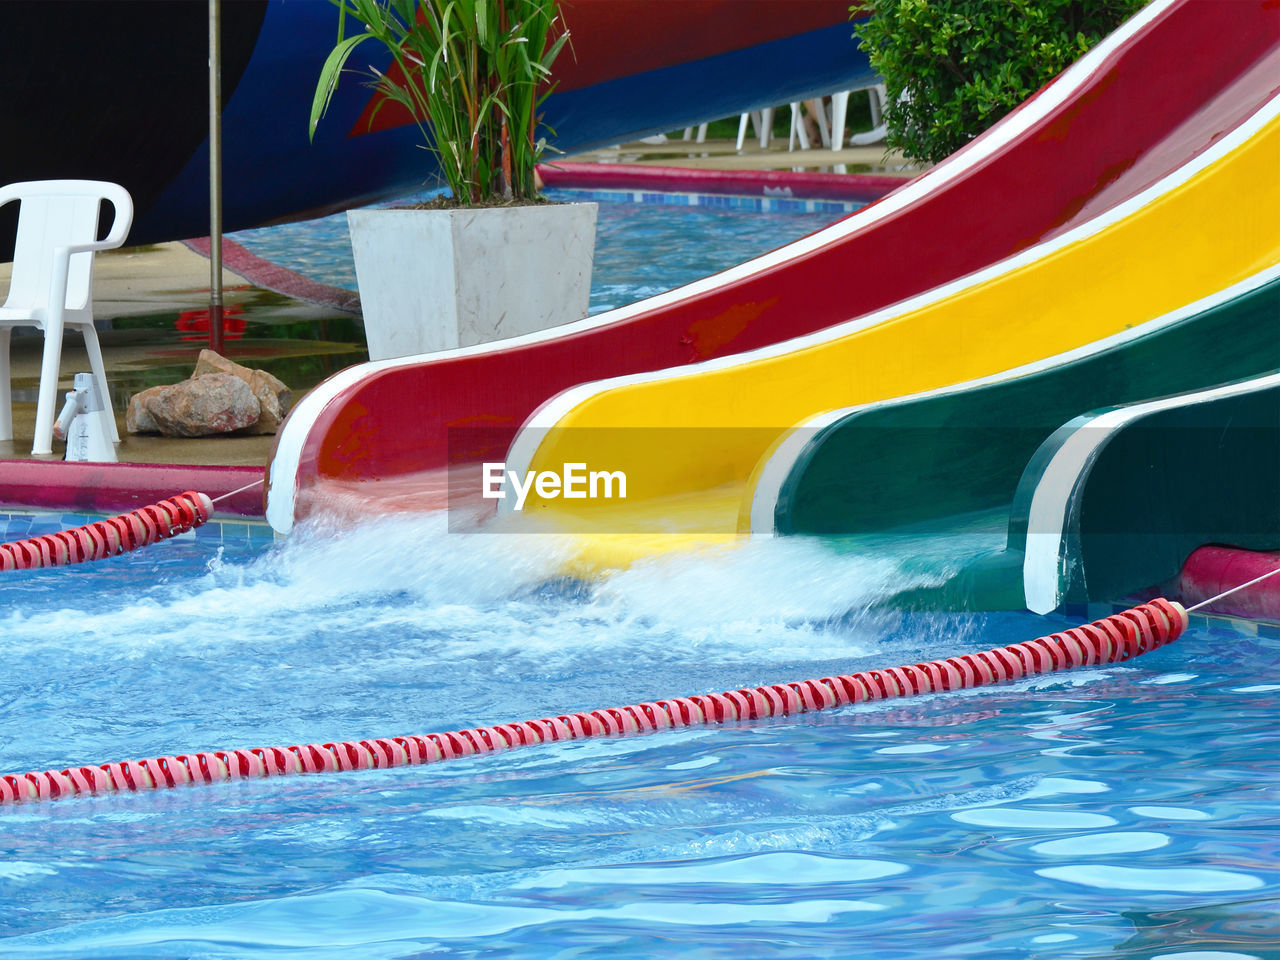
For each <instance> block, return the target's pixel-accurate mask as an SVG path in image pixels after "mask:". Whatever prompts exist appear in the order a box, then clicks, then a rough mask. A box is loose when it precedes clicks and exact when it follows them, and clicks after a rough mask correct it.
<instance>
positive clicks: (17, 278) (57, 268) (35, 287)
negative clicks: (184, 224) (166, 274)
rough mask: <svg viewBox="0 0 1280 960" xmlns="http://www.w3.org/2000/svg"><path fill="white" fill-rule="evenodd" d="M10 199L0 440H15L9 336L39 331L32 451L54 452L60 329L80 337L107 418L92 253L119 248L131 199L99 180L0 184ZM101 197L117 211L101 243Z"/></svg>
mask: <svg viewBox="0 0 1280 960" xmlns="http://www.w3.org/2000/svg"><path fill="white" fill-rule="evenodd" d="M14 200H17V201H20V204H21V205H20V206H19V208H18V232H17V239H16V242H15V244H14V250H13V275H12V279H11V280H10V283H9V297H8V299H7V300H6V301H5V303H4V306H2V307H0V440H12V439H13V407H12V401H13V396H12V387H11V384H10V378H9V337H10V334H11V333H12V331H13V328H14V327H37V328H39V329H40V330H41V331H43V333H44V356H43V359H42V361H41V364H40V392H39V394H38V396H37V400H36V429H35V441H34V443H33V444H32V447H31V452H32V453H33V454H35V455H41V454H49V453H52V452H53V418H54V416H55V414H56V412H57V410H56V404H57V392H58V368H59V363H60V360H61V357H62V331H63V330H64V329H65V328H67V327H73V328H75V329H77V330H79V331H80V333H81V334H82V335H83V336H84V345H85V349H86V350H87V351H88V353H89V367H90V369H91V370H92V372H93V376H94V379H95V381H96V382H97V384H98V389H99V391H100V392H101V396H102V397H103V398H104V401H105V402H106V404H107V412H108V414H109V415H110V412H111V401H110V399H109V395H108V392H107V371H106V367H105V365H104V364H103V362H102V349H101V347H99V345H98V334H97V331H95V330H94V328H93V254H94V252H95V251H97V250H110V249H112V248H114V247H118V246H120V245H121V244H123V243H124V238H125V236H126V235H127V234H128V232H129V227H130V225H131V224H132V223H133V200H132V198H131V197H130V196H129V191H127V190H125V188H124V187H122V186H120V185H118V184H115V183H105V182H101V181H97V180H41V181H31V182H27V183H11V184H9V185H8V186H6V187H0V206H3V205H4V204H6V203H10V202H11V201H14ZM103 200H106V201H108V202H109V203H110V204H111V205H112V207H114V208H115V218H114V220H113V221H112V223H111V231H110V233H108V234H107V237H106V239H105V240H98V239H97V236H98V212H99V210H100V208H101V203H102V201H103ZM110 422H111V439H112V441H113V442H118V441H119V439H120V436H119V432H118V431H117V429H116V425H115V416H114V415H111V416H110Z"/></svg>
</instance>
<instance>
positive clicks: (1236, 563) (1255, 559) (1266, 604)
mask: <svg viewBox="0 0 1280 960" xmlns="http://www.w3.org/2000/svg"><path fill="white" fill-rule="evenodd" d="M1278 567H1280V551H1273V552H1260V551H1256V550H1240V549H1237V548H1235V547H1216V546H1210V547H1200V548H1199V549H1198V550H1196V551H1195V552H1194V553H1192V554H1191V556H1189V557H1188V558H1187V562H1186V563H1185V564H1183V567H1182V573H1181V575H1180V576H1179V578H1178V588H1179V595H1180V596H1181V597H1182V601H1183V603H1185V604H1187V606H1195V605H1196V604H1197V603H1199V602H1200V601H1202V600H1207V599H1209V597H1216V596H1217V595H1218V594H1220V593H1223V592H1225V591H1227V590H1230V589H1231V588H1232V587H1236V586H1239V585H1240V584H1242V583H1248V582H1249V581H1250V580H1253V579H1254V578H1255V577H1260V576H1262V575H1263V574H1264V573H1270V572H1271V571H1273V570H1275V569H1276V568H1278ZM1207 610H1208V611H1209V612H1212V613H1223V614H1227V615H1229V616H1234V617H1247V618H1249V619H1252V620H1257V619H1266V620H1280V577H1273V578H1271V579H1270V580H1264V581H1263V582H1262V583H1258V584H1255V585H1254V586H1252V587H1247V588H1246V589H1244V590H1241V591H1239V592H1238V593H1233V594H1231V596H1229V597H1224V598H1223V599H1221V600H1218V601H1217V602H1215V603H1212V604H1210V605H1209V607H1208V608H1207Z"/></svg>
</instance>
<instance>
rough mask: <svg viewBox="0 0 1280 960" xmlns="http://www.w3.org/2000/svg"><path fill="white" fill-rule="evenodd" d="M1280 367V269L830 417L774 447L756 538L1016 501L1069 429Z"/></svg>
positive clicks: (869, 527) (939, 518)
mask: <svg viewBox="0 0 1280 960" xmlns="http://www.w3.org/2000/svg"><path fill="white" fill-rule="evenodd" d="M1272 370H1280V267H1271V268H1269V269H1267V270H1264V271H1263V272H1261V273H1259V274H1257V275H1255V276H1253V277H1250V278H1248V279H1247V280H1245V281H1243V282H1241V283H1239V284H1236V285H1234V286H1232V287H1228V288H1226V289H1224V290H1220V291H1217V292H1215V293H1213V294H1211V295H1210V296H1209V297H1207V298H1205V299H1203V300H1199V301H1197V302H1195V303H1192V304H1188V305H1187V306H1185V307H1183V308H1180V309H1178V310H1176V311H1174V312H1173V313H1170V314H1167V315H1165V316H1163V317H1159V318H1157V319H1155V320H1150V321H1148V322H1146V323H1141V324H1138V325H1136V326H1134V327H1130V328H1129V329H1126V330H1124V331H1122V332H1120V333H1117V334H1115V335H1113V336H1111V337H1106V338H1103V339H1101V340H1098V341H1095V342H1094V343H1090V344H1087V345H1086V346H1085V347H1083V348H1081V349H1078V350H1075V351H1072V352H1071V353H1069V354H1062V355H1058V356H1052V357H1047V358H1045V359H1043V360H1039V361H1036V362H1035V363H1032V364H1030V365H1028V366H1026V367H1023V368H1017V369H1013V370H1007V371H1002V372H1000V373H999V374H996V375H995V376H992V377H988V378H985V379H983V380H980V381H969V382H965V383H960V384H955V385H952V386H948V387H944V388H942V389H939V390H934V391H930V392H928V393H925V394H921V395H917V396H910V397H901V398H895V399H893V400H887V401H882V402H879V403H870V404H865V405H863V406H861V407H857V408H854V409H848V408H846V409H844V410H835V411H830V412H826V413H823V414H821V415H820V416H819V417H817V418H814V419H812V420H810V421H808V422H807V423H805V424H804V425H803V426H802V427H801V428H799V429H797V430H795V431H793V433H792V434H791V435H789V436H788V440H787V442H785V443H783V444H780V445H779V446H778V448H777V449H775V450H774V451H773V454H772V455H771V456H770V458H769V460H768V462H767V463H766V464H765V466H764V468H763V469H762V470H761V471H760V475H759V479H758V482H757V483H756V484H755V485H754V488H753V489H752V491H751V498H752V504H751V530H752V531H753V532H756V533H780V534H860V533H869V532H876V531H884V530H888V529H894V528H903V527H916V528H919V527H920V525H922V524H938V525H939V526H942V525H945V522H946V521H947V519H948V518H950V517H955V516H959V515H963V514H969V513H976V512H978V511H984V510H990V509H993V508H1000V507H1004V508H1007V507H1009V505H1010V504H1012V503H1013V500H1014V494H1015V492H1016V490H1017V487H1018V481H1019V478H1020V477H1021V475H1022V471H1023V468H1024V467H1025V466H1026V465H1027V463H1028V461H1030V460H1031V458H1032V456H1033V455H1034V454H1035V452H1036V449H1037V448H1038V447H1039V446H1040V444H1041V443H1043V442H1044V441H1045V440H1046V439H1047V438H1048V437H1049V436H1050V435H1051V434H1052V433H1054V431H1056V430H1057V429H1058V428H1059V427H1060V426H1061V425H1062V424H1064V423H1066V422H1067V421H1068V420H1071V419H1072V418H1074V417H1076V416H1079V415H1080V414H1083V413H1084V412H1086V411H1088V410H1093V409H1097V408H1101V407H1108V406H1114V405H1119V404H1128V403H1136V402H1138V401H1140V400H1145V399H1147V398H1149V397H1151V396H1152V395H1154V394H1159V395H1166V394H1174V393H1183V392H1186V391H1192V390H1199V389H1204V388H1207V387H1210V386H1213V385H1214V384H1217V383H1222V382H1225V381H1228V380H1237V379H1242V378H1246V377H1254V376H1258V375H1261V374H1264V373H1267V372H1268V371H1272Z"/></svg>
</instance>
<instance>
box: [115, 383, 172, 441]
mask: <svg viewBox="0 0 1280 960" xmlns="http://www.w3.org/2000/svg"><path fill="white" fill-rule="evenodd" d="M168 389H169V386H168V385H167V384H161V385H160V386H158V387H148V388H147V389H146V390H143V391H141V392H140V393H135V394H134V395H133V396H132V397H130V398H129V409H128V410H127V411H126V412H125V415H124V428H125V430H126V431H128V432H129V433H159V432H160V424H158V423H156V419H155V417H153V416H151V411H150V410H148V409H147V404H148V403H149V402H150V400H151V398H152V397H154V396H156V394H158V393H160V391H161V390H168Z"/></svg>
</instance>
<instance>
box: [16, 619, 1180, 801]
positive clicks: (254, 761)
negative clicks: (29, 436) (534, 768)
mask: <svg viewBox="0 0 1280 960" xmlns="http://www.w3.org/2000/svg"><path fill="white" fill-rule="evenodd" d="M1187 622H1188V621H1187V613H1186V611H1185V610H1184V609H1183V608H1182V606H1181V604H1178V603H1176V602H1173V601H1169V600H1164V599H1157V600H1152V601H1151V602H1150V603H1144V604H1142V605H1141V606H1137V607H1134V608H1132V609H1130V610H1125V611H1122V612H1120V613H1117V614H1114V615H1112V616H1109V617H1105V618H1103V619H1101V620H1096V621H1094V622H1093V623H1091V624H1086V625H1084V626H1080V627H1075V628H1073V629H1070V630H1067V631H1065V632H1063V633H1055V634H1053V635H1051V636H1048V637H1039V638H1037V639H1035V640H1027V641H1024V642H1022V643H1015V644H1012V645H1010V646H1007V647H998V648H996V649H994V650H987V651H984V652H981V653H967V654H964V655H962V656H957V657H948V658H947V659H945V660H933V661H930V662H928V663H917V664H914V665H911V666H904V667H892V668H890V669H887V670H866V671H863V672H860V673H853V674H848V675H844V676H836V677H821V678H820V679H817V680H803V681H801V682H799V683H778V684H771V685H768V686H763V687H755V688H744V689H742V690H729V691H726V692H724V693H714V694H697V695H694V696H691V697H677V698H675V699H672V700H656V701H653V702H650V703H641V704H636V705H634V706H627V707H610V708H607V709H604V710H591V711H588V712H586V713H571V714H565V715H562V716H557V717H544V718H543V719H541V720H526V721H524V722H521V723H504V724H499V725H497V726H493V727H479V728H476V729H471V730H452V731H449V732H446V733H429V734H425V735H422V736H407V737H388V738H377V739H369V740H349V741H341V742H335V743H306V744H294V745H293V746H288V747H258V748H254V749H249V750H231V751H222V750H213V751H207V752H202V753H187V754H177V755H175V756H166V757H153V758H150V759H146V760H136V761H133V762H127V763H103V764H99V765H97V766H82V767H70V768H68V769H66V770H45V771H42V772H38V773H24V774H20V775H17V776H14V775H9V776H4V777H0V804H12V803H22V802H31V801H44V800H59V799H63V798H67V797H76V796H83V795H86V794H105V793H117V792H118V793H123V792H126V791H128V792H138V791H143V790H159V789H162V788H171V787H177V786H180V785H183V784H198V783H205V784H211V783H217V782H220V781H224V780H244V779H249V778H253V777H278V776H289V775H293V774H302V773H329V772H334V771H342V770H366V769H378V768H383V767H397V766H403V765H406V764H422V763H435V762H437V761H440V760H451V759H455V758H458V757H469V756H474V755H476V754H484V753H498V752H501V751H503V750H510V749H513V748H515V747H526V746H534V745H535V744H539V743H548V742H557V741H562V740H580V739H584V738H587V737H605V736H629V735H631V734H637V733H648V732H652V731H656V730H664V729H668V728H673V727H694V726H702V725H710V724H716V723H728V722H732V721H739V720H761V719H764V718H766V717H779V716H783V717H785V716H789V715H791V714H797V713H808V712H811V711H815V710H825V709H829V708H832V707H843V706H848V705H851V704H856V703H863V702H865V701H869V700H887V699H890V698H893V697H904V696H914V695H918V694H923V693H930V692H935V691H937V692H941V691H949V690H964V689H968V688H971V687H981V686H985V685H987V684H992V683H1002V682H1007V681H1010V680H1017V679H1018V678H1020V677H1025V676H1031V675H1034V674H1041V673H1050V672H1052V671H1055V670H1067V669H1071V668H1072V667H1082V666H1091V665H1094V664H1103V663H1118V662H1121V661H1124V660H1128V659H1129V658H1130V657H1135V656H1138V655H1139V654H1142V653H1146V652H1147V651H1149V650H1154V649H1156V648H1157V647H1161V646H1164V645H1165V644H1167V643H1170V642H1172V641H1173V640H1175V639H1177V638H1178V637H1179V636H1180V635H1181V634H1182V632H1183V631H1184V630H1186V628H1187Z"/></svg>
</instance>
